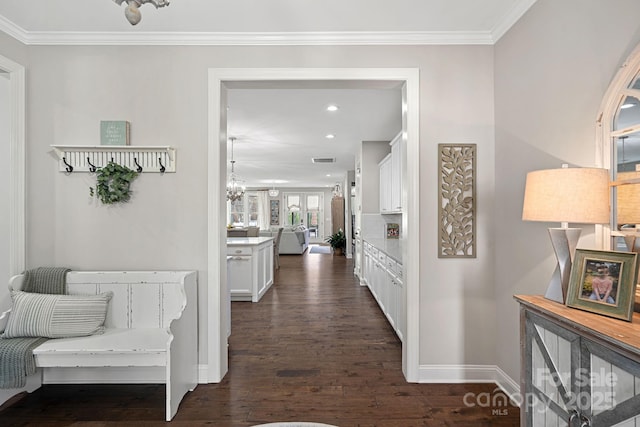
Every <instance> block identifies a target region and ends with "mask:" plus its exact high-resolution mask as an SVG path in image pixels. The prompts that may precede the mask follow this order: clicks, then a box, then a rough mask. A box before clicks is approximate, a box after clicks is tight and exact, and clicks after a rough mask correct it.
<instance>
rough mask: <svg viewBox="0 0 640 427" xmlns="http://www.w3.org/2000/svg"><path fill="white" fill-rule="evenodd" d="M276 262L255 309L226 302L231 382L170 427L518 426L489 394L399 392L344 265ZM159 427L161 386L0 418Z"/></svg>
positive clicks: (488, 387)
mask: <svg viewBox="0 0 640 427" xmlns="http://www.w3.org/2000/svg"><path fill="white" fill-rule="evenodd" d="M280 260H281V268H280V270H279V271H278V272H277V273H276V284H275V285H274V286H273V287H272V288H271V290H269V292H268V293H267V294H266V295H265V296H264V297H263V299H262V300H261V301H260V302H259V303H257V304H255V303H250V302H234V303H232V334H231V337H230V342H229V354H230V369H229V372H228V374H227V375H226V377H225V378H224V380H223V381H222V382H221V383H220V384H200V385H198V387H197V388H196V390H195V391H193V392H191V393H188V394H187V395H186V396H185V398H184V399H183V401H182V404H181V405H180V409H179V411H178V414H177V415H176V417H175V418H174V420H173V421H172V422H171V423H170V424H171V425H173V426H176V427H178V426H197V425H213V426H238V427H240V426H253V425H256V424H261V423H267V422H276V421H314V422H320V423H326V424H332V425H336V426H340V427H348V426H390V427H391V426H393V427H409V426H460V427H462V426H469V427H472V426H473V427H481V426H517V425H518V424H519V421H518V420H519V410H518V408H517V407H514V406H488V405H486V404H485V403H486V402H487V400H491V399H496V395H497V394H500V392H496V386H495V384H409V383H407V382H405V380H404V377H403V375H402V371H401V348H400V342H399V340H398V339H397V337H396V336H395V334H394V332H393V330H392V329H391V327H390V326H389V325H388V323H387V321H386V319H385V318H384V316H383V315H382V313H381V312H380V310H379V309H378V306H377V304H376V302H375V300H374V299H373V297H372V296H371V294H370V293H369V291H368V289H367V288H366V287H361V286H360V285H359V284H358V283H357V281H356V280H355V279H354V277H353V263H352V262H351V260H347V259H346V258H345V257H334V256H332V255H325V254H307V253H305V255H303V256H296V255H288V256H281V257H280ZM434 345H437V343H434ZM469 393H470V394H469ZM465 395H466V396H467V397H466V400H465ZM476 397H480V399H476ZM465 401H466V402H467V403H471V404H474V403H475V406H472V405H469V404H465ZM497 401H501V400H500V399H497ZM163 419H164V386H163V385H47V386H43V387H42V388H41V389H39V390H37V391H35V392H34V393H32V394H29V395H26V396H24V397H22V398H20V399H14V401H13V403H11V404H9V405H4V407H3V409H2V410H0V426H29V425H46V426H71V425H73V426H80V425H83V426H121V425H138V426H150V425H159V424H164V422H163Z"/></svg>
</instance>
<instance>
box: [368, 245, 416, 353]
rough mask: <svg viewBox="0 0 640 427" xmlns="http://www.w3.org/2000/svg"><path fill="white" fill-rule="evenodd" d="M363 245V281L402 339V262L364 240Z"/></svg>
mask: <svg viewBox="0 0 640 427" xmlns="http://www.w3.org/2000/svg"><path fill="white" fill-rule="evenodd" d="M363 246H364V251H363V253H364V263H363V283H365V284H366V285H367V286H368V287H369V290H370V291H371V294H372V295H373V297H374V298H375V300H376V302H377V303H378V306H379V307H380V310H382V312H383V313H384V315H385V316H386V318H387V320H388V321H389V324H390V325H391V327H393V329H394V330H395V332H396V335H398V338H400V340H401V341H403V340H404V333H405V330H406V314H405V312H406V310H405V294H404V285H403V281H402V264H401V263H399V262H397V261H396V260H395V259H393V258H392V257H390V256H389V255H387V254H386V253H385V252H384V251H381V250H380V249H378V248H376V247H375V246H372V245H371V244H369V243H367V242H366V241H365V242H364V243H363Z"/></svg>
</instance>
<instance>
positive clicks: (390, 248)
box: [362, 237, 402, 263]
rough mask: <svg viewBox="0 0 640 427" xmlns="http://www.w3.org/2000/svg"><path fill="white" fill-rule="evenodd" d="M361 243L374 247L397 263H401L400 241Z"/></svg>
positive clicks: (370, 240)
mask: <svg viewBox="0 0 640 427" xmlns="http://www.w3.org/2000/svg"><path fill="white" fill-rule="evenodd" d="M362 240H363V241H365V242H367V243H369V244H370V245H373V246H375V247H376V248H378V249H379V250H381V251H382V252H384V253H385V254H387V255H388V256H390V257H391V258H393V259H394V260H396V261H397V262H400V263H402V246H401V244H400V239H367V238H366V237H365V238H363V239H362Z"/></svg>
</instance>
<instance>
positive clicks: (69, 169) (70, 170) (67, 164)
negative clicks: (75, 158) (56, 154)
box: [62, 157, 73, 172]
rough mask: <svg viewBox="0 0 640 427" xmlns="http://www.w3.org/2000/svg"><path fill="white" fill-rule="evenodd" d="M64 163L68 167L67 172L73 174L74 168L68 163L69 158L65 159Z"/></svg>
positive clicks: (63, 159)
mask: <svg viewBox="0 0 640 427" xmlns="http://www.w3.org/2000/svg"><path fill="white" fill-rule="evenodd" d="M62 161H63V162H64V164H65V165H66V167H65V169H66V170H67V172H73V166H71V165H70V164H69V163H67V158H66V157H63V158H62Z"/></svg>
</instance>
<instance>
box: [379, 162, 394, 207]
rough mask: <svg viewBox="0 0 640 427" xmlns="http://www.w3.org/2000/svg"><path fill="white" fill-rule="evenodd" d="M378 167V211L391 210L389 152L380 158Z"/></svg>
mask: <svg viewBox="0 0 640 427" xmlns="http://www.w3.org/2000/svg"><path fill="white" fill-rule="evenodd" d="M378 166H379V167H380V213H383V214H384V213H391V212H393V209H392V206H391V192H392V188H391V154H389V155H388V156H387V157H385V158H384V159H382V161H380V163H379V164H378Z"/></svg>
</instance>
